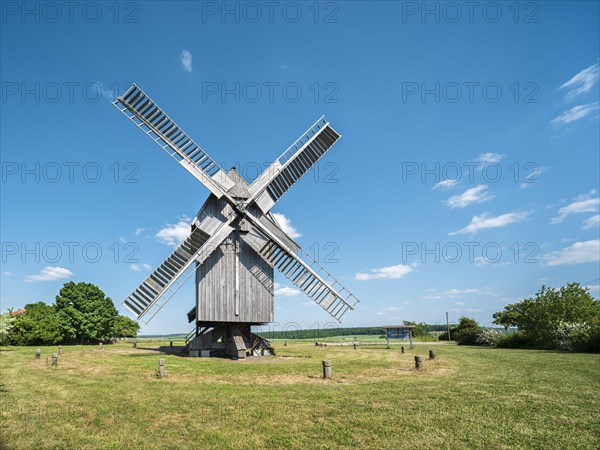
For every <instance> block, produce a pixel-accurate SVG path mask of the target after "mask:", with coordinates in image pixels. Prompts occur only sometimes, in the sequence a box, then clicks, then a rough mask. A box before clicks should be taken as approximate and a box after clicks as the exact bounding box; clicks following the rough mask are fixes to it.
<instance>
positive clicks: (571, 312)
mask: <svg viewBox="0 0 600 450" xmlns="http://www.w3.org/2000/svg"><path fill="white" fill-rule="evenodd" d="M599 321H600V301H598V300H595V299H594V298H593V297H592V296H591V295H590V294H589V292H588V290H587V289H585V288H582V287H581V286H580V285H579V283H569V284H567V285H566V286H562V287H561V288H559V289H554V288H548V287H546V286H542V288H541V289H540V290H539V291H538V292H537V293H536V294H535V296H534V298H528V299H525V300H522V301H520V302H518V303H515V304H510V305H507V306H506V307H505V308H504V311H499V312H497V313H495V314H494V322H495V323H497V324H500V325H503V326H504V327H506V328H508V327H518V329H519V331H520V332H521V334H522V337H523V339H524V342H525V343H526V345H528V346H532V347H541V348H557V347H558V346H559V343H560V341H561V340H564V339H565V333H566V331H565V330H581V329H586V328H589V327H596V326H597V324H598V322H599ZM592 332H593V330H592ZM567 334H568V333H567Z"/></svg>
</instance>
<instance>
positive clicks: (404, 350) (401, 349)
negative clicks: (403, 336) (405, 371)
mask: <svg viewBox="0 0 600 450" xmlns="http://www.w3.org/2000/svg"><path fill="white" fill-rule="evenodd" d="M400 351H401V352H402V354H403V355H404V353H406V349H405V348H404V345H403V346H402V347H400Z"/></svg>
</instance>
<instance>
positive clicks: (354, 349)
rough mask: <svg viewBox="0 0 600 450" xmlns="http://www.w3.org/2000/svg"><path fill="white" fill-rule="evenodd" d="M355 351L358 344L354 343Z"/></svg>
mask: <svg viewBox="0 0 600 450" xmlns="http://www.w3.org/2000/svg"><path fill="white" fill-rule="evenodd" d="M354 350H356V342H355V343H354Z"/></svg>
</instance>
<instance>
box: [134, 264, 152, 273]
mask: <svg viewBox="0 0 600 450" xmlns="http://www.w3.org/2000/svg"><path fill="white" fill-rule="evenodd" d="M129 268H130V269H131V270H133V271H134V272H141V271H142V270H152V266H151V265H150V264H138V263H135V264H130V265H129Z"/></svg>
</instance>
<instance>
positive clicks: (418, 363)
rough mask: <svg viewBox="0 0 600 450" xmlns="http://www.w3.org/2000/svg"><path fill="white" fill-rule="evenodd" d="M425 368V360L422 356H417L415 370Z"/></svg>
mask: <svg viewBox="0 0 600 450" xmlns="http://www.w3.org/2000/svg"><path fill="white" fill-rule="evenodd" d="M422 367H423V358H421V357H420V356H415V369H420V368H422Z"/></svg>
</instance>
